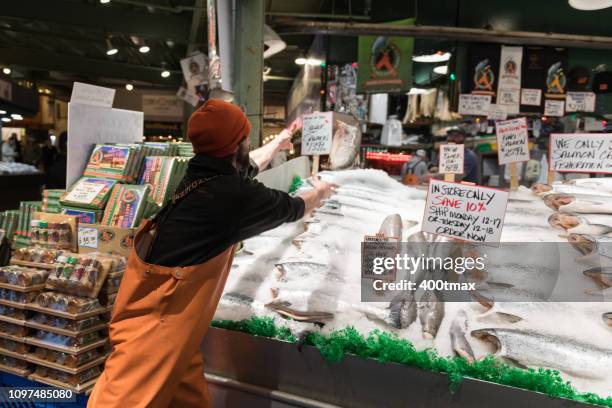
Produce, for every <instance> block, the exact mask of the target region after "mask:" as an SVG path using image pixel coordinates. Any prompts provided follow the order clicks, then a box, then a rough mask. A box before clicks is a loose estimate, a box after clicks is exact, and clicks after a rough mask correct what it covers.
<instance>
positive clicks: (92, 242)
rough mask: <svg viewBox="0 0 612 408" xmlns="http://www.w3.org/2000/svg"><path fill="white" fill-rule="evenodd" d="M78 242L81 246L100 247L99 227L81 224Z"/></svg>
mask: <svg viewBox="0 0 612 408" xmlns="http://www.w3.org/2000/svg"><path fill="white" fill-rule="evenodd" d="M78 243H79V247H81V248H94V249H96V248H98V229H97V228H92V227H81V226H79V231H78Z"/></svg>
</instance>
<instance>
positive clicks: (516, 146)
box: [495, 118, 529, 164]
mask: <svg viewBox="0 0 612 408" xmlns="http://www.w3.org/2000/svg"><path fill="white" fill-rule="evenodd" d="M495 129H496V136H497V159H498V162H499V164H508V163H517V162H524V161H527V160H529V136H528V134H527V120H526V119H525V118H517V119H511V120H504V121H499V122H496V123H495Z"/></svg>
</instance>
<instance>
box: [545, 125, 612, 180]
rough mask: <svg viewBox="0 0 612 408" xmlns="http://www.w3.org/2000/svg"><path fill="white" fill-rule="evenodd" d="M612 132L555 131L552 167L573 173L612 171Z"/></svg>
mask: <svg viewBox="0 0 612 408" xmlns="http://www.w3.org/2000/svg"><path fill="white" fill-rule="evenodd" d="M611 152H612V134H610V133H600V134H594V133H582V134H581V133H553V134H551V135H550V156H549V158H548V160H549V163H550V169H551V170H552V171H559V172H571V173H606V174H609V173H612V153H611Z"/></svg>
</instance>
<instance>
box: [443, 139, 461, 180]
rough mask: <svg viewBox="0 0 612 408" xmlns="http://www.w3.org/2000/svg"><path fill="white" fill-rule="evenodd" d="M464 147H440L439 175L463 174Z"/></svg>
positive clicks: (447, 145) (445, 145)
mask: <svg viewBox="0 0 612 408" xmlns="http://www.w3.org/2000/svg"><path fill="white" fill-rule="evenodd" d="M464 152H465V151H464V145H459V144H444V145H440V173H442V174H461V173H463V157H464Z"/></svg>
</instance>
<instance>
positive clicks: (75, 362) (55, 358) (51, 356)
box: [47, 350, 102, 368]
mask: <svg viewBox="0 0 612 408" xmlns="http://www.w3.org/2000/svg"><path fill="white" fill-rule="evenodd" d="M100 357H102V353H101V352H100V351H98V350H89V351H86V352H85V353H81V354H77V355H74V354H69V353H61V352H58V351H52V350H50V351H49V353H48V356H47V360H49V361H52V362H54V363H56V364H60V365H63V366H66V367H70V368H77V367H79V366H82V365H83V364H86V363H89V362H90V361H93V360H95V359H97V358H100Z"/></svg>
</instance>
